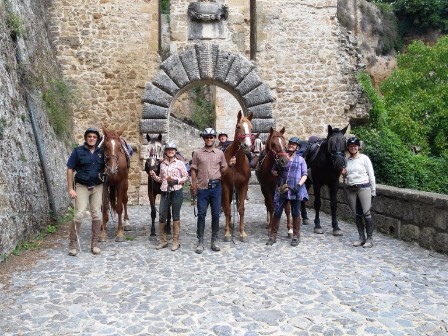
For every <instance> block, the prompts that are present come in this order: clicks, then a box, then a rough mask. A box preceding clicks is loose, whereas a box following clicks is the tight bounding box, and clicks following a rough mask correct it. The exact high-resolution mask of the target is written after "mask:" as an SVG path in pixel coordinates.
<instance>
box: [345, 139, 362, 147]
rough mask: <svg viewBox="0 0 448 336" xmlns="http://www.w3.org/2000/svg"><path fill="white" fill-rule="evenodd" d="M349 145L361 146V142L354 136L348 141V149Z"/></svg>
mask: <svg viewBox="0 0 448 336" xmlns="http://www.w3.org/2000/svg"><path fill="white" fill-rule="evenodd" d="M349 145H356V146H361V141H360V140H359V139H358V138H357V137H355V136H352V137H350V138H348V139H347V148H348V146H349Z"/></svg>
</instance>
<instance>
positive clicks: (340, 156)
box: [327, 125, 348, 169]
mask: <svg viewBox="0 0 448 336" xmlns="http://www.w3.org/2000/svg"><path fill="white" fill-rule="evenodd" d="M347 128H348V125H347V126H346V127H344V128H343V129H339V128H333V127H331V126H330V125H328V135H327V146H328V147H327V149H328V153H329V154H330V156H331V160H332V162H333V168H334V169H342V168H344V167H345V165H346V159H345V146H346V145H345V142H346V141H345V132H346V131H347Z"/></svg>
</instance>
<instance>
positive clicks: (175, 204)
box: [149, 142, 188, 251]
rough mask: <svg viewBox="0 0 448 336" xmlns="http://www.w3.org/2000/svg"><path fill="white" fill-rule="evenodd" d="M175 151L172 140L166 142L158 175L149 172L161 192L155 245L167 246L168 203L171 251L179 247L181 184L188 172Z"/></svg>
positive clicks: (182, 196) (158, 247)
mask: <svg viewBox="0 0 448 336" xmlns="http://www.w3.org/2000/svg"><path fill="white" fill-rule="evenodd" d="M176 151H177V146H176V144H175V143H174V142H171V143H168V144H167V145H166V146H165V155H164V157H165V159H164V160H163V161H162V162H161V163H160V175H159V176H157V175H156V173H155V172H154V171H153V170H151V171H150V172H149V174H150V175H151V177H152V178H153V179H154V181H156V182H159V183H162V185H161V186H160V189H161V191H162V193H161V195H160V205H159V228H160V243H159V245H158V246H157V247H156V249H158V250H159V249H162V248H165V247H168V242H167V238H166V233H165V222H166V217H167V214H168V211H169V206H170V204H171V205H172V212H173V213H172V215H173V243H172V245H171V251H176V250H177V249H178V248H179V247H180V243H179V233H180V208H181V207H182V202H183V200H184V195H183V192H182V185H183V184H184V183H185V182H186V181H187V180H188V173H187V169H186V168H185V162H183V161H181V160H178V159H177V158H176Z"/></svg>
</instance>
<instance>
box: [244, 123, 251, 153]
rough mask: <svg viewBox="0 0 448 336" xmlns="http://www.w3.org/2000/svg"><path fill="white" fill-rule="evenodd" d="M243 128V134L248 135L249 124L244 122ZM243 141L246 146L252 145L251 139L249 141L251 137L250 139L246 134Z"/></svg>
mask: <svg viewBox="0 0 448 336" xmlns="http://www.w3.org/2000/svg"><path fill="white" fill-rule="evenodd" d="M243 128H244V134H245V135H250V132H249V125H248V124H247V122H244V123H243ZM244 143H245V144H246V146H248V147H250V146H252V141H251V139H250V136H247V137H245V138H244Z"/></svg>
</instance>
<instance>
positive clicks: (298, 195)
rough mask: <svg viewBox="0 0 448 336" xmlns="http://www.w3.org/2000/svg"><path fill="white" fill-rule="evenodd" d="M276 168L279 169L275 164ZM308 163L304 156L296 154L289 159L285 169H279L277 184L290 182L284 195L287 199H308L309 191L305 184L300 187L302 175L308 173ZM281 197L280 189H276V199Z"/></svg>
mask: <svg viewBox="0 0 448 336" xmlns="http://www.w3.org/2000/svg"><path fill="white" fill-rule="evenodd" d="M274 169H278V168H277V167H276V166H275V165H274ZM307 169H308V168H307V165H306V162H305V160H304V158H303V157H301V156H300V155H298V154H295V155H294V158H293V159H292V160H289V161H288V165H287V166H286V167H285V168H284V169H279V170H278V172H279V176H278V179H277V185H282V184H285V183H286V184H288V187H289V190H288V191H287V192H286V193H285V194H284V195H282V197H285V198H286V199H290V200H295V199H298V200H302V199H308V192H307V190H306V188H305V187H304V186H302V187H301V188H300V189H299V182H300V179H301V178H302V176H304V175H308V174H307ZM278 197H279V195H278V190H276V191H275V196H274V199H275V200H277V199H278Z"/></svg>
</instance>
